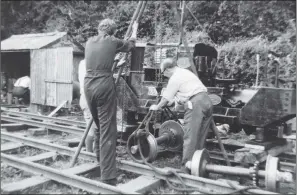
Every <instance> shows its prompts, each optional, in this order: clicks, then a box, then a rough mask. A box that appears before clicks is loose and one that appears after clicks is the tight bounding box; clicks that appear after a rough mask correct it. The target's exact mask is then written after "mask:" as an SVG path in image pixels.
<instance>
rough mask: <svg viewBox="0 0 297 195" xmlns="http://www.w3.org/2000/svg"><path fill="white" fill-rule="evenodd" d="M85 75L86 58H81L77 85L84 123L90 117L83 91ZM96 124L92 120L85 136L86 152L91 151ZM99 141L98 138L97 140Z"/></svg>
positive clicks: (87, 121)
mask: <svg viewBox="0 0 297 195" xmlns="http://www.w3.org/2000/svg"><path fill="white" fill-rule="evenodd" d="M85 75H86V60H85V59H83V60H82V61H80V63H79V66H78V80H79V86H80V98H79V106H80V108H81V110H82V111H83V115H84V119H85V121H86V124H88V123H89V121H90V120H91V118H92V115H91V112H90V109H89V107H88V104H87V100H86V96H85V93H84V78H85ZM96 129H97V126H96V124H95V123H94V122H93V123H92V125H91V127H90V130H89V133H88V135H87V137H86V140H85V145H86V150H87V152H93V144H94V132H96V131H97V130H96ZM98 141H99V140H98Z"/></svg>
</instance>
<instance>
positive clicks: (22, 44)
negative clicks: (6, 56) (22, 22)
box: [1, 32, 67, 51]
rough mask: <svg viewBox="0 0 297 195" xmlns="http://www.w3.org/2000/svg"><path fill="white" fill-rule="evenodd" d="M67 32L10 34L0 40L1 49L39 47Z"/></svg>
mask: <svg viewBox="0 0 297 195" xmlns="http://www.w3.org/2000/svg"><path fill="white" fill-rule="evenodd" d="M66 34H67V32H51V33H38V34H22V35H12V36H11V37H9V38H7V39H5V40H3V41H1V51H8V50H30V49H40V48H43V47H45V46H47V45H48V44H51V43H53V42H54V41H57V40H58V39H60V38H62V37H63V36H65V35H66Z"/></svg>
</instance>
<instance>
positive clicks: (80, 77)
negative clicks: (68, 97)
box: [78, 59, 87, 94]
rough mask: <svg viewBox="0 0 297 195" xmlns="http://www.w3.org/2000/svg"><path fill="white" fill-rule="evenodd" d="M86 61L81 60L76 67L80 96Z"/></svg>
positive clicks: (82, 90) (82, 91) (82, 89)
mask: <svg viewBox="0 0 297 195" xmlns="http://www.w3.org/2000/svg"><path fill="white" fill-rule="evenodd" d="M86 72H87V70H86V60H85V59H83V60H81V61H80V63H79V65H78V81H79V86H80V94H84V79H85V75H86Z"/></svg>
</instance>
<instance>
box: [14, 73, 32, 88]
mask: <svg viewBox="0 0 297 195" xmlns="http://www.w3.org/2000/svg"><path fill="white" fill-rule="evenodd" d="M14 86H15V87H24V88H29V89H30V88H31V79H30V77H28V76H24V77H21V78H19V79H18V80H17V81H16V82H15V83H14Z"/></svg>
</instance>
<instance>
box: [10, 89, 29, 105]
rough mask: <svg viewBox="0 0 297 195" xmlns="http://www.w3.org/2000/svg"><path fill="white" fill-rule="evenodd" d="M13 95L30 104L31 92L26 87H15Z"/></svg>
mask: <svg viewBox="0 0 297 195" xmlns="http://www.w3.org/2000/svg"><path fill="white" fill-rule="evenodd" d="M12 95H13V96H15V97H17V98H23V99H24V103H25V104H29V103H30V90H29V88H24V87H14V88H13V90H12Z"/></svg>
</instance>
